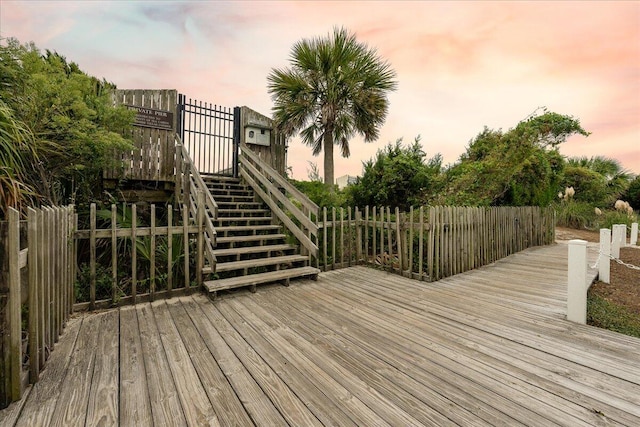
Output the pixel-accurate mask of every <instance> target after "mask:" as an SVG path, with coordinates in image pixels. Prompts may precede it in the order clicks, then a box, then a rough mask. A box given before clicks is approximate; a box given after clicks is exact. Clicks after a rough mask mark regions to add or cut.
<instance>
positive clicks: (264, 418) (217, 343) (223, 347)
mask: <svg viewBox="0 0 640 427" xmlns="http://www.w3.org/2000/svg"><path fill="white" fill-rule="evenodd" d="M182 303H183V305H184V306H185V309H186V310H187V313H188V314H189V317H190V318H191V320H192V321H193V323H194V325H195V326H196V328H197V329H198V331H199V332H200V334H201V335H202V339H203V340H204V342H205V344H206V346H207V348H208V349H209V351H210V352H211V354H212V355H213V357H214V358H215V359H216V361H217V362H218V364H219V366H220V370H221V371H222V372H223V373H224V375H225V376H226V377H227V378H228V381H229V383H230V384H231V386H232V387H233V389H234V391H235V392H236V394H237V395H238V399H240V401H241V402H242V404H243V405H244V407H245V409H246V411H247V413H248V414H249V416H250V417H251V421H252V422H253V423H254V424H256V425H259V426H265V427H266V426H286V425H288V424H287V422H286V421H285V419H284V418H283V416H282V414H281V413H280V412H279V411H278V409H277V408H276V407H275V406H274V405H273V403H272V402H271V400H269V397H268V396H267V395H266V394H265V392H264V390H263V389H262V388H261V387H260V385H259V384H258V383H257V381H256V380H255V379H254V378H253V377H252V375H251V372H250V371H249V370H248V369H247V368H246V367H245V366H244V365H243V364H242V361H241V360H240V359H239V358H238V357H237V356H236V355H235V354H234V352H233V350H232V349H231V348H230V347H229V345H228V344H227V343H226V342H225V340H224V339H223V338H222V336H221V335H220V334H219V333H218V331H217V330H216V328H214V327H213V325H212V324H211V321H210V320H209V318H208V316H207V315H206V314H205V312H204V310H203V308H207V309H208V305H209V300H207V299H206V298H204V297H198V296H194V297H192V298H188V299H182Z"/></svg>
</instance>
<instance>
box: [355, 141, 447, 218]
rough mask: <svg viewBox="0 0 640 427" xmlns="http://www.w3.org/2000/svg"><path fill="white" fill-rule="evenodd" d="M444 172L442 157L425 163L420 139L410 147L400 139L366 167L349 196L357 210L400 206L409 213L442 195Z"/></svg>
mask: <svg viewBox="0 0 640 427" xmlns="http://www.w3.org/2000/svg"><path fill="white" fill-rule="evenodd" d="M441 171H442V157H441V156H440V154H436V155H435V156H434V157H432V158H430V159H426V153H425V152H424V151H423V150H422V146H421V145H420V137H419V136H418V137H417V138H416V139H415V141H414V142H413V143H412V144H409V145H407V146H403V145H402V139H399V140H397V141H396V143H395V144H388V145H387V146H386V147H385V148H384V149H382V150H379V151H378V153H377V154H376V157H375V158H373V159H370V160H368V161H366V162H364V163H363V173H362V177H359V178H358V179H357V181H356V183H355V184H353V185H351V186H349V187H347V192H348V193H349V195H350V197H349V198H350V200H351V201H352V203H353V204H354V205H355V206H367V205H369V206H393V207H396V206H397V207H399V208H400V209H401V210H404V211H406V210H408V209H409V207H410V206H418V205H420V204H422V203H425V202H426V201H428V200H431V199H433V198H434V197H435V196H436V195H437V194H438V193H439V192H440V191H441V189H442V176H441Z"/></svg>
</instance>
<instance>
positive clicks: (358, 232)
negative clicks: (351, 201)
mask: <svg viewBox="0 0 640 427" xmlns="http://www.w3.org/2000/svg"><path fill="white" fill-rule="evenodd" d="M361 259H362V212H360V210H359V209H358V207H357V206H356V262H355V263H356V264H360V260H361Z"/></svg>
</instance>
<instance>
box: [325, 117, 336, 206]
mask: <svg viewBox="0 0 640 427" xmlns="http://www.w3.org/2000/svg"><path fill="white" fill-rule="evenodd" d="M323 139H324V140H323V144H324V147H323V148H324V185H325V186H326V187H327V189H328V190H329V191H330V192H332V193H333V191H334V184H335V180H334V178H333V127H332V126H327V129H326V130H325V132H324V138H323Z"/></svg>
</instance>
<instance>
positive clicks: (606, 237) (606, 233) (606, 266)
mask: <svg viewBox="0 0 640 427" xmlns="http://www.w3.org/2000/svg"><path fill="white" fill-rule="evenodd" d="M610 255H611V230H609V229H608V228H601V229H600V255H599V258H598V259H599V262H598V280H600V281H601V282H604V283H610V280H611V279H610V275H611V259H610V258H609V257H610Z"/></svg>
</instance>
